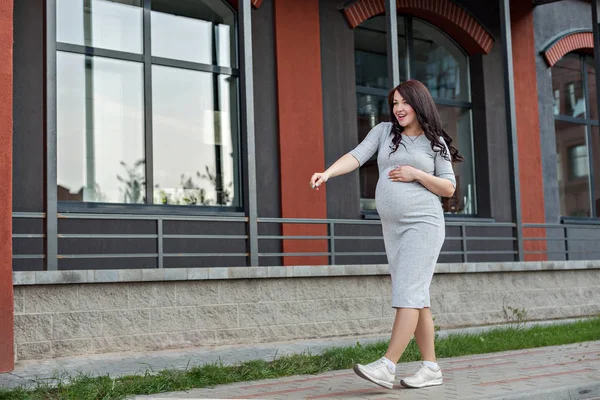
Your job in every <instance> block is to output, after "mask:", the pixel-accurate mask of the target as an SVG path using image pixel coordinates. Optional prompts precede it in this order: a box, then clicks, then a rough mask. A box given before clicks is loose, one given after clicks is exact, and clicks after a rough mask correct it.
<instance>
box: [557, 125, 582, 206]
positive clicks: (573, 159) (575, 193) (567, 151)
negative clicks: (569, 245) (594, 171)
mask: <svg viewBox="0 0 600 400" xmlns="http://www.w3.org/2000/svg"><path fill="white" fill-rule="evenodd" d="M585 129H586V127H585V125H580V124H572V123H568V122H562V121H555V131H556V153H557V158H558V163H557V165H558V168H559V180H558V188H559V193H560V209H561V214H562V215H563V216H567V217H589V216H590V190H589V182H588V177H589V168H588V166H587V164H588V153H587V146H588V145H587V141H586V131H585Z"/></svg>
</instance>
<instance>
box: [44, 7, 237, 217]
mask: <svg viewBox="0 0 600 400" xmlns="http://www.w3.org/2000/svg"><path fill="white" fill-rule="evenodd" d="M56 7H57V9H56V19H57V21H56V27H57V32H56V36H57V38H56V39H57V46H56V47H57V82H56V85H57V135H58V138H57V140H58V143H57V152H58V159H57V167H58V169H57V174H58V200H59V201H76V202H94V203H98V202H101V203H138V204H144V203H146V204H173V205H197V206H239V205H240V198H241V196H240V195H241V193H240V173H239V164H240V163H239V149H238V137H239V135H238V131H239V128H238V116H237V101H238V75H239V71H238V68H237V58H236V41H235V37H236V16H235V13H234V12H233V10H232V9H231V8H230V6H229V5H227V3H226V2H225V1H215V0H193V1H192V0H150V1H148V0H145V1H144V0H57V2H56Z"/></svg>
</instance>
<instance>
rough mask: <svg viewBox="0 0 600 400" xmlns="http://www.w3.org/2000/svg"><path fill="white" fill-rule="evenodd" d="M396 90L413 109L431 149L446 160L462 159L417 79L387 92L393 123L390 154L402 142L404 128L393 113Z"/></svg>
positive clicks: (429, 95) (428, 94) (428, 96)
mask: <svg viewBox="0 0 600 400" xmlns="http://www.w3.org/2000/svg"><path fill="white" fill-rule="evenodd" d="M396 92H398V93H400V96H402V98H403V99H404V100H405V101H406V102H407V103H408V104H409V105H410V106H411V107H412V108H413V110H415V114H416V116H417V121H418V122H419V125H420V126H421V129H423V133H424V134H425V136H427V139H429V142H430V143H431V149H432V150H433V151H437V152H439V153H440V154H441V155H442V157H444V158H445V159H446V160H449V161H452V162H462V161H464V157H463V156H461V155H460V154H458V150H457V149H456V148H455V147H454V146H452V138H451V137H450V135H448V134H447V133H446V131H445V130H444V129H443V128H442V121H441V119H440V114H439V113H438V110H437V108H436V107H435V103H434V102H433V98H432V97H431V94H430V93H429V90H427V88H426V87H425V85H423V84H422V83H421V82H419V81H417V80H408V81H404V82H402V83H401V84H399V85H398V86H396V87H395V88H393V89H392V90H391V91H390V93H389V94H388V105H389V107H390V116H391V119H392V124H393V127H392V134H393V135H394V137H393V138H392V144H393V145H392V146H391V148H392V152H391V153H390V154H392V153H394V152H395V151H396V150H398V147H399V146H400V144H401V143H402V131H404V128H403V127H402V126H401V125H400V123H399V122H398V119H396V116H395V115H394V93H396ZM440 136H441V137H443V138H444V141H445V142H446V145H447V146H448V149H449V150H450V155H448V152H447V151H446V148H445V147H444V146H442V145H441V143H440V141H439V139H438V138H439V137H440ZM403 145H404V144H403ZM449 157H450V158H449Z"/></svg>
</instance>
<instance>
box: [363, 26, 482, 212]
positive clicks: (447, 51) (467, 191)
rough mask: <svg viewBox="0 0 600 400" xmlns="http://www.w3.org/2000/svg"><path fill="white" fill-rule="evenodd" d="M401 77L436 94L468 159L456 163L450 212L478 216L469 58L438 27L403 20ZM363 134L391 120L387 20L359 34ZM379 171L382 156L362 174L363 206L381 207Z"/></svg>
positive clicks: (448, 204)
mask: <svg viewBox="0 0 600 400" xmlns="http://www.w3.org/2000/svg"><path fill="white" fill-rule="evenodd" d="M397 40H398V49H399V57H400V60H399V64H400V79H401V80H406V79H418V80H420V81H421V82H423V83H424V84H425V85H426V86H427V88H428V89H429V91H430V92H431V95H432V96H433V98H434V100H435V102H436V105H437V107H438V110H439V112H440V116H441V118H442V123H443V125H444V129H445V130H446V132H448V134H449V135H450V136H451V137H452V139H453V144H454V145H455V146H456V147H457V148H458V149H459V152H460V153H461V154H463V156H464V157H465V162H463V163H459V164H455V165H454V169H455V174H456V192H455V194H454V196H453V197H452V198H445V199H443V206H444V210H445V211H446V212H447V213H455V214H476V213H477V209H476V198H475V194H476V190H475V173H474V159H473V139H472V116H471V109H472V105H471V94H470V86H469V60H468V57H467V55H466V54H465V53H464V52H463V51H462V49H460V48H459V47H458V46H457V45H456V44H455V43H454V42H453V41H452V40H451V39H450V38H448V37H447V36H446V35H445V34H444V33H443V32H441V31H440V30H439V29H437V28H435V27H433V26H432V25H430V24H428V23H426V22H424V21H421V20H418V19H415V18H412V17H402V16H398V39H397ZM354 41H355V42H354V43H355V45H354V49H355V67H356V92H357V93H356V100H357V106H358V112H357V115H358V135H359V140H363V139H364V137H365V136H366V135H367V133H368V132H369V130H370V129H371V128H373V127H374V126H375V125H377V124H378V123H379V122H382V121H389V120H390V116H389V110H388V105H387V93H388V90H389V89H390V88H391V83H390V82H389V78H388V63H387V57H388V54H387V37H386V27H385V17H384V16H376V17H373V18H370V19H369V20H367V21H365V22H363V23H362V24H361V25H360V26H358V27H357V28H356V29H355V34H354ZM377 179H378V171H377V160H376V156H374V157H373V159H371V160H370V161H368V162H367V163H366V164H365V165H364V166H363V168H361V170H360V190H361V206H362V208H363V210H374V209H375V200H374V199H375V186H376V184H377Z"/></svg>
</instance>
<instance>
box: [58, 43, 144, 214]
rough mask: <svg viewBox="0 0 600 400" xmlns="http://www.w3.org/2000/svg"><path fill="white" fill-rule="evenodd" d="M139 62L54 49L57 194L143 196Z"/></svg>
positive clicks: (136, 199) (70, 197) (105, 198)
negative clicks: (55, 50) (55, 59)
mask: <svg viewBox="0 0 600 400" xmlns="http://www.w3.org/2000/svg"><path fill="white" fill-rule="evenodd" d="M142 76H143V70H142V64H139V63H134V62H128V61H119V60H113V59H107V58H102V57H93V58H92V57H87V56H84V55H81V54H72V53H63V52H58V54H57V118H58V119H57V135H58V144H57V145H58V149H57V151H58V165H57V166H58V200H63V201H65V200H66V201H86V202H112V203H143V202H144V200H145V172H144V114H143V90H142V87H143V83H142Z"/></svg>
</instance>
